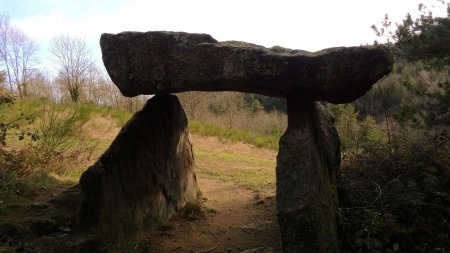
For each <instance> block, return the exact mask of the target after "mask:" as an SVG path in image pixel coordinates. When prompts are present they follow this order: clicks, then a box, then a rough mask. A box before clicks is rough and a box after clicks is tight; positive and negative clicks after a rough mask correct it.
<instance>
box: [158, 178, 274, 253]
mask: <svg viewBox="0 0 450 253" xmlns="http://www.w3.org/2000/svg"><path fill="white" fill-rule="evenodd" d="M199 186H200V188H201V189H202V191H203V195H204V197H205V198H206V199H207V200H206V203H205V205H206V207H207V208H206V209H207V210H210V211H207V214H206V215H205V217H202V218H200V219H198V220H195V221H187V220H183V219H175V220H173V221H172V222H170V223H169V225H168V226H166V227H165V228H166V229H165V230H163V231H158V232H156V233H155V234H154V236H155V237H154V238H152V240H151V243H152V244H154V247H153V249H152V250H151V251H150V252H242V251H244V250H248V249H254V248H259V247H265V248H272V250H273V252H280V238H279V231H278V225H277V221H276V214H275V201H274V197H273V196H260V195H259V194H258V193H256V192H254V191H251V190H248V189H244V188H242V187H239V186H236V185H235V184H233V183H228V182H222V181H217V180H211V179H199ZM208 250H209V251H208Z"/></svg>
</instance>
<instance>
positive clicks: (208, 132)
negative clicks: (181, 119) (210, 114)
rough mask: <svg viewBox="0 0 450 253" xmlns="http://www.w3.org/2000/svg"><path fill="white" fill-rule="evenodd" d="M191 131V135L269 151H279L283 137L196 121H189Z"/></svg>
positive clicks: (275, 132)
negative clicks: (240, 143) (279, 142)
mask: <svg viewBox="0 0 450 253" xmlns="http://www.w3.org/2000/svg"><path fill="white" fill-rule="evenodd" d="M189 130H190V131H191V133H195V134H200V135H204V136H216V137H219V138H223V139H226V140H230V141H234V142H235V141H240V142H244V143H249V144H253V145H255V146H257V147H263V148H268V149H274V150H277V149H278V141H279V139H280V137H281V133H280V132H279V131H275V130H274V131H273V132H271V133H270V134H267V135H263V134H257V133H253V132H249V131H242V130H237V129H233V128H225V127H220V126H216V125H212V124H208V123H203V122H199V121H195V120H191V121H189Z"/></svg>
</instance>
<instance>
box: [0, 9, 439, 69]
mask: <svg viewBox="0 0 450 253" xmlns="http://www.w3.org/2000/svg"><path fill="white" fill-rule="evenodd" d="M419 2H420V1H419V0H339V1H338V0H292V1H291V0H278V1H276V0H255V1H253V0H226V1H219V0H192V1H188V0H147V1H144V0H122V1H119V0H92V1H90V0H72V1H68V0H0V12H6V13H9V15H10V18H11V21H12V23H14V24H15V25H17V26H18V27H19V28H21V29H22V30H23V31H24V32H25V33H26V34H27V35H28V36H30V37H31V38H33V39H35V40H36V41H37V42H38V43H39V44H40V49H41V55H42V56H44V58H45V55H46V53H45V52H46V51H47V50H48V46H49V41H50V40H51V38H52V37H54V36H55V35H58V34H68V35H74V36H79V37H83V38H85V39H86V40H87V42H88V44H89V46H90V48H91V50H92V51H93V53H94V54H95V56H96V58H98V59H100V47H99V45H98V41H99V38H100V35H101V34H102V33H105V32H107V33H118V32H121V31H157V30H165V31H185V32H197V33H209V34H211V35H212V36H213V37H214V38H216V39H217V40H220V41H222V40H240V41H246V42H251V43H255V44H260V45H263V46H266V47H271V46H274V45H280V46H283V47H288V48H295V49H303V50H308V51H317V50H320V49H323V48H328V47H336V46H354V45H361V44H366V43H372V42H373V41H374V39H376V37H375V35H374V33H373V32H372V31H371V29H370V26H371V25H372V24H379V23H380V22H381V20H382V19H383V17H384V14H386V13H388V14H389V15H390V16H391V17H392V20H394V21H397V22H398V21H400V20H401V19H402V18H403V17H404V16H405V14H406V12H408V11H409V12H414V11H415V10H416V9H417V5H418V3H419ZM422 2H424V3H425V4H428V5H429V6H431V5H432V4H437V1H436V0H423V1H422ZM435 13H437V14H439V15H445V9H444V8H441V10H438V11H435ZM44 61H45V60H44Z"/></svg>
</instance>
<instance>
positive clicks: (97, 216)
mask: <svg viewBox="0 0 450 253" xmlns="http://www.w3.org/2000/svg"><path fill="white" fill-rule="evenodd" d="M193 164H194V157H193V153H192V146H191V143H190V140H189V130H188V122H187V118H186V115H185V113H184V111H183V108H182V107H181V104H180V102H179V101H178V98H177V97H176V96H173V95H165V94H163V95H156V96H154V97H153V98H151V99H150V100H149V101H148V102H147V104H146V105H145V106H144V108H143V109H142V110H141V111H139V112H137V113H136V114H135V115H134V116H133V118H132V119H130V120H129V121H128V122H127V123H126V125H125V126H124V127H123V128H122V130H121V131H120V133H119V134H118V135H117V137H116V139H115V140H114V141H113V143H112V144H111V146H110V147H109V148H108V150H107V151H106V152H105V153H104V154H103V155H102V156H101V157H100V159H99V160H98V161H97V162H96V163H95V164H94V165H93V166H91V167H90V168H89V169H88V170H87V171H86V172H85V173H84V174H83V175H82V176H81V179H80V186H81V189H82V192H83V203H82V206H81V213H80V215H81V224H82V226H88V227H92V226H93V227H96V228H97V229H98V232H99V235H100V236H101V238H102V239H103V240H104V241H115V240H118V239H123V238H129V237H130V236H133V235H136V234H137V233H139V232H141V231H148V230H152V229H154V228H156V227H157V226H159V225H160V224H161V223H163V222H165V221H167V220H168V219H169V218H170V217H171V216H172V215H173V214H174V213H175V212H176V211H177V210H178V209H180V208H182V207H183V206H184V205H185V204H186V202H189V201H192V200H194V199H195V198H196V192H197V180H196V176H195V171H194V166H193Z"/></svg>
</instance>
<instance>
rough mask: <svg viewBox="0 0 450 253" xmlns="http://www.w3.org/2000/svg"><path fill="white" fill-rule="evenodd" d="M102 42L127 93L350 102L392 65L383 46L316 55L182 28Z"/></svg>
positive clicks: (113, 36)
mask: <svg viewBox="0 0 450 253" xmlns="http://www.w3.org/2000/svg"><path fill="white" fill-rule="evenodd" d="M100 46H101V49H102V55H103V62H104V64H105V67H106V69H107V71H108V73H109V75H110V77H111V79H112V81H113V82H114V83H115V84H116V85H117V87H119V89H120V91H121V92H122V94H123V95H125V96H136V95H140V94H157V93H161V92H171V93H175V92H183V91H241V92H250V93H257V94H262V95H267V96H277V97H287V96H288V95H296V96H297V97H299V98H300V99H302V100H308V101H316V100H320V101H329V102H332V103H346V102H351V101H353V100H355V99H357V98H359V97H360V96H362V95H364V94H365V92H366V91H368V90H369V89H370V88H371V87H372V85H373V84H374V83H375V82H376V81H377V80H378V79H380V78H381V77H383V76H384V75H386V74H388V73H389V72H390V71H391V69H392V64H393V60H392V56H391V55H390V53H389V52H388V50H387V49H385V48H382V47H347V48H344V47H341V48H330V49H326V50H322V51H318V52H314V53H311V52H307V51H302V50H291V49H287V48H282V47H278V46H277V47H272V48H265V47H262V46H258V45H254V44H250V43H245V42H239V41H224V42H218V41H217V40H215V39H214V38H213V37H211V36H210V35H208V34H191V33H183V32H145V33H141V32H122V33H119V34H103V35H102V36H101V39H100Z"/></svg>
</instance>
